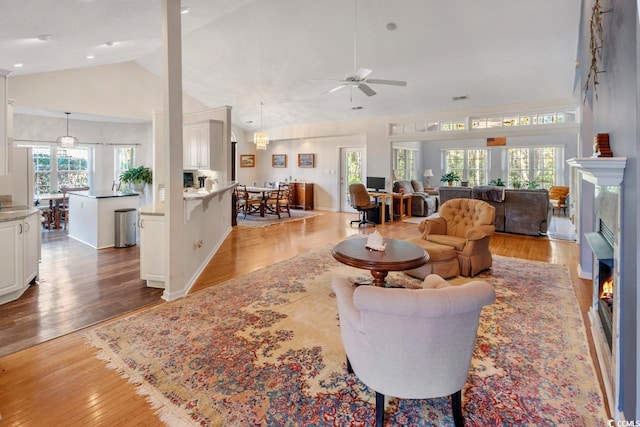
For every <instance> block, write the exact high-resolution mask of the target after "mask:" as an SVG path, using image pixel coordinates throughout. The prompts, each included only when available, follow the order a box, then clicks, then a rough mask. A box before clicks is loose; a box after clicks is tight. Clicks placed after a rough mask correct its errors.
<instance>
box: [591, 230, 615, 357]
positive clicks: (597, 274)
mask: <svg viewBox="0 0 640 427" xmlns="http://www.w3.org/2000/svg"><path fill="white" fill-rule="evenodd" d="M597 222H598V226H597V232H596V233H597V235H598V236H599V237H600V239H599V240H600V243H599V244H600V245H604V246H605V248H604V249H605V251H604V252H605V254H603V251H602V250H601V249H600V248H598V246H597V244H595V242H594V238H593V236H587V241H588V242H589V245H590V246H591V250H592V251H593V253H594V257H595V265H594V270H595V271H594V274H593V288H594V290H596V291H595V292H594V310H595V311H597V313H598V317H599V319H600V323H601V326H602V330H603V333H604V335H605V338H606V341H607V344H608V346H609V351H611V350H612V343H613V297H614V295H613V292H614V275H613V266H614V258H601V257H608V256H613V243H614V235H613V232H612V231H611V229H610V227H609V226H607V224H605V223H604V222H603V221H602V219H598V220H597ZM609 254H610V255H609Z"/></svg>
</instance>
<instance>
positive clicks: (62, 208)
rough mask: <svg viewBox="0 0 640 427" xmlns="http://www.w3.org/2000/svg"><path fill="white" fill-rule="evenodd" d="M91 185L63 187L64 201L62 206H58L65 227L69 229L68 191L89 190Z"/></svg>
mask: <svg viewBox="0 0 640 427" xmlns="http://www.w3.org/2000/svg"><path fill="white" fill-rule="evenodd" d="M88 190H89V187H65V188H62V189H61V191H62V202H61V205H60V207H59V208H58V215H59V218H60V221H64V229H65V230H66V229H67V224H69V196H67V193H68V192H70V191H88Z"/></svg>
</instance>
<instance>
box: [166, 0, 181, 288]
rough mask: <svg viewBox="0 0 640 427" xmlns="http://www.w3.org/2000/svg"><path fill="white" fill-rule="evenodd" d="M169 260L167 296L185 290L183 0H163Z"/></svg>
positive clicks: (167, 249) (167, 241)
mask: <svg viewBox="0 0 640 427" xmlns="http://www.w3.org/2000/svg"><path fill="white" fill-rule="evenodd" d="M162 17H163V19H162V33H163V53H164V58H163V70H164V72H163V89H164V93H163V98H164V103H163V105H164V106H163V110H164V173H165V192H166V194H165V234H166V236H168V239H167V240H166V243H167V245H166V249H165V250H166V251H167V253H166V254H165V255H166V259H167V260H168V261H169V263H168V270H167V276H166V278H167V281H166V282H165V290H164V294H163V298H164V299H172V297H171V296H172V295H177V294H179V293H180V292H182V291H184V288H185V286H186V279H185V277H184V257H185V253H184V251H185V248H184V235H185V233H184V231H185V222H184V201H183V194H182V35H181V31H182V30H181V22H180V20H181V14H180V0H162Z"/></svg>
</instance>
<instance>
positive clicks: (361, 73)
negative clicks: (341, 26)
mask: <svg viewBox="0 0 640 427" xmlns="http://www.w3.org/2000/svg"><path fill="white" fill-rule="evenodd" d="M357 12H358V10H357V0H354V1H353V18H354V19H353V73H352V74H347V75H346V76H345V78H344V79H343V80H340V85H338V86H336V87H334V88H333V89H329V90H328V91H326V92H323V95H325V94H330V93H334V92H337V91H339V90H340V89H342V88H344V87H347V86H350V87H351V88H352V89H353V88H358V89H360V90H361V91H362V93H364V94H365V95H367V96H373V95H375V94H376V93H377V92H376V91H375V90H373V89H372V88H371V87H370V86H369V85H370V84H378V85H390V86H406V85H407V82H406V81H404V80H384V79H368V78H367V77H368V76H369V75H370V74H371V73H373V70H370V69H368V68H357V63H358V51H357V32H358V31H357V28H358V13H357ZM351 100H352V101H353V97H352V99H351Z"/></svg>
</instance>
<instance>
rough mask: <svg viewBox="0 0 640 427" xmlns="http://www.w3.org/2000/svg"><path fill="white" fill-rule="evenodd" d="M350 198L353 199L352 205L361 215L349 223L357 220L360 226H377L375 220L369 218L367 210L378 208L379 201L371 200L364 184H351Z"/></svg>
mask: <svg viewBox="0 0 640 427" xmlns="http://www.w3.org/2000/svg"><path fill="white" fill-rule="evenodd" d="M349 199H350V201H351V207H352V208H354V209H356V210H357V211H358V212H359V213H360V217H359V218H358V219H355V220H353V221H351V223H350V224H349V225H351V224H353V223H354V222H357V223H358V228H359V227H366V226H367V224H372V225H373V226H374V227H375V226H376V224H375V222H373V221H370V220H368V219H367V211H368V210H370V209H375V208H377V207H378V203H377V202H375V201H372V200H371V197H370V196H369V192H367V189H366V188H365V186H364V184H351V185H349Z"/></svg>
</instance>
